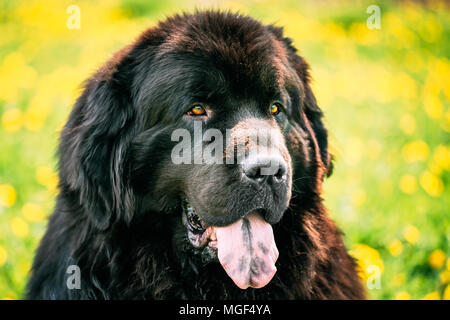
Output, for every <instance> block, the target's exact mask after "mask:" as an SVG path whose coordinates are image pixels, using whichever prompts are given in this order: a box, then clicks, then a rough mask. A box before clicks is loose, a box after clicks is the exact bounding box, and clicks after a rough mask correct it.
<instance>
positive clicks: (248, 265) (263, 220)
mask: <svg viewBox="0 0 450 320" xmlns="http://www.w3.org/2000/svg"><path fill="white" fill-rule="evenodd" d="M321 117H322V113H321V111H320V109H319V108H318V107H317V105H316V101H315V98H314V95H313V93H312V92H311V89H310V86H309V75H308V66H307V64H306V62H305V61H304V60H303V59H302V58H301V57H300V56H298V55H297V54H296V50H295V48H294V47H293V46H292V44H291V41H290V39H288V38H285V37H283V35H282V30H281V28H276V27H273V26H263V25H262V24H260V23H259V22H257V21H255V20H253V19H251V18H248V17H244V16H240V15H236V14H226V13H217V12H202V13H197V14H194V15H183V16H175V17H173V18H169V19H168V20H166V21H165V22H162V23H160V24H159V25H158V26H157V27H155V28H152V29H150V30H148V31H146V32H145V33H144V34H142V35H141V37H140V38H139V39H138V40H137V41H136V42H135V43H133V44H132V45H130V46H128V47H126V48H125V49H123V50H122V51H120V52H119V53H118V54H116V55H115V57H114V58H113V59H112V60H111V61H110V62H109V63H108V64H106V65H105V66H104V67H103V68H102V69H100V71H98V72H97V73H96V74H95V75H94V77H93V78H91V79H90V80H89V81H88V82H87V84H86V89H85V91H84V93H83V95H82V96H81V97H80V98H79V100H78V101H77V104H76V105H75V108H74V112H73V113H72V115H71V117H70V119H69V122H68V123H67V125H66V127H65V129H64V131H63V135H64V136H65V139H62V141H63V142H62V144H61V148H60V150H61V162H60V172H61V175H62V176H63V177H64V179H61V181H66V182H67V185H65V186H62V187H63V188H65V189H66V190H71V191H74V192H77V193H78V194H79V197H80V202H81V203H82V205H83V206H84V207H85V211H86V212H87V214H88V216H89V219H91V221H92V222H93V223H94V224H95V225H96V226H97V227H98V228H99V229H102V230H106V229H108V228H109V227H110V226H111V224H113V223H120V222H123V223H126V224H132V223H133V221H137V217H139V216H145V215H151V214H153V215H155V216H156V215H158V214H161V213H166V214H169V215H171V216H176V217H177V219H176V222H175V223H174V225H173V226H167V227H166V228H167V230H168V231H167V232H172V233H173V239H174V241H173V245H174V246H175V250H177V251H179V252H180V251H183V250H184V251H187V252H190V253H191V254H193V255H196V256H198V257H199V258H200V259H201V260H202V261H203V262H205V263H209V262H211V261H214V260H215V259H216V257H218V258H219V261H220V263H221V264H222V266H223V267H224V268H225V270H226V271H227V273H228V275H229V276H230V277H231V278H232V279H233V280H234V282H235V283H236V284H237V285H238V286H239V287H241V288H246V287H248V286H252V287H261V286H264V285H265V284H266V283H267V282H268V281H270V279H271V277H272V276H273V274H274V272H275V270H276V269H275V261H276V259H277V256H278V250H277V247H276V245H275V242H274V236H273V231H272V227H271V225H273V224H277V223H279V221H280V219H281V218H282V216H283V214H284V213H285V212H286V211H287V209H288V207H289V206H290V202H291V199H292V198H293V197H295V198H296V201H306V202H307V201H308V197H314V196H317V193H318V192H319V188H320V184H321V180H322V179H323V177H324V175H326V174H327V173H329V172H330V170H331V162H330V155H329V153H328V147H327V133H326V130H325V128H324V126H323V124H322V121H321ZM168 245H169V244H168Z"/></svg>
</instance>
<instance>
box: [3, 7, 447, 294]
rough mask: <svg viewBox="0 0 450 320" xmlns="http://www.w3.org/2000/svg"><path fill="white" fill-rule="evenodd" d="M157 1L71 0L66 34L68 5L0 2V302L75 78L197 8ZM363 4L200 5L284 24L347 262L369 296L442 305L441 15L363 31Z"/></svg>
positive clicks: (385, 16) (413, 13) (49, 179)
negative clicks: (75, 11)
mask: <svg viewBox="0 0 450 320" xmlns="http://www.w3.org/2000/svg"><path fill="white" fill-rule="evenodd" d="M162 3H163V2H159V1H137V2H136V1H128V0H125V1H100V2H89V1H79V6H80V9H81V29H79V30H69V29H68V28H67V27H66V19H67V18H68V14H67V13H66V8H67V6H69V5H70V4H72V3H71V2H69V1H59V2H57V3H56V2H54V1H4V2H2V3H1V4H0V8H1V10H0V12H1V13H0V29H2V37H1V38H0V116H1V118H2V119H1V121H2V122H1V125H0V298H21V297H22V294H23V289H24V286H25V284H26V281H27V277H28V269H29V267H30V264H31V262H32V259H33V255H34V251H35V249H36V247H37V245H38V243H39V240H40V238H41V237H42V235H43V233H44V231H45V226H46V223H47V217H48V215H49V214H50V213H51V211H52V207H53V205H54V198H55V194H56V190H55V188H54V185H55V176H54V171H55V165H56V161H57V159H56V157H55V152H56V146H57V141H58V140H57V139H58V130H59V128H60V127H61V125H62V124H63V123H64V120H65V119H66V117H67V115H68V113H69V112H70V109H71V106H72V104H73V102H74V100H75V98H76V96H77V94H79V92H80V89H79V86H80V83H81V82H82V81H83V80H84V79H85V78H87V77H88V76H89V75H90V74H92V72H93V71H94V70H95V69H96V68H97V67H98V66H99V65H100V64H101V63H103V62H104V61H106V60H107V59H108V58H109V57H110V56H111V54H112V53H113V52H114V51H115V50H117V49H119V48H120V47H122V46H123V45H125V44H127V43H129V42H130V41H132V40H133V39H134V38H136V37H137V36H138V35H139V33H140V32H141V31H143V30H144V29H145V28H146V27H148V26H152V25H154V24H155V23H156V22H157V19H160V18H163V17H164V16H167V15H170V14H172V13H174V12H177V11H179V10H188V11H192V10H193V9H194V8H205V7H208V6H207V5H204V4H203V5H199V4H197V3H195V2H192V1H191V2H183V3H182V4H181V2H180V1H170V2H168V4H165V5H162ZM370 4H372V3H371V2H369V1H361V2H358V3H357V4H356V5H355V4H354V3H351V2H349V3H343V2H333V1H329V2H328V1H325V2H315V1H309V2H302V1H294V0H283V1H249V2H247V3H246V4H239V3H238V2H229V1H228V2H223V3H222V4H221V5H220V6H217V5H215V6H213V7H215V8H218V7H220V8H222V9H231V10H232V11H234V10H240V11H241V12H243V13H249V14H250V15H252V16H254V17H256V18H258V19H261V20H262V21H263V22H265V23H274V24H276V25H279V26H285V33H286V35H287V36H289V37H291V38H292V39H293V41H294V44H295V45H296V46H297V47H298V49H299V52H300V54H301V55H303V56H304V57H305V58H306V59H307V60H308V61H309V62H310V65H311V70H312V71H311V73H312V76H313V89H314V91H315V93H316V95H317V98H318V101H319V104H320V105H321V107H322V109H323V110H324V112H325V116H326V124H327V127H328V129H329V131H330V144H331V150H332V151H333V153H334V155H335V158H336V159H335V170H334V173H333V175H332V176H331V177H330V178H329V179H327V180H326V182H325V186H324V187H325V192H324V197H325V201H326V205H327V207H328V209H329V212H330V215H331V216H332V218H333V219H334V220H335V221H336V222H337V224H338V225H339V227H340V228H341V229H342V230H343V232H344V233H345V242H346V244H347V246H348V248H349V249H352V251H351V252H352V254H354V255H355V257H356V258H358V259H359V261H360V265H361V266H367V265H376V266H379V267H381V269H382V273H381V275H380V278H379V279H380V281H381V288H380V289H373V290H369V291H368V294H369V297H370V298H372V299H393V298H396V297H397V298H400V297H401V296H403V297H405V296H407V295H406V294H405V293H407V294H408V295H409V296H410V297H411V298H412V299H422V298H424V297H425V296H426V295H428V294H430V293H434V295H432V296H431V297H435V298H443V297H444V290H445V289H446V288H447V294H446V297H447V298H448V296H450V289H448V286H447V283H448V281H449V280H450V260H449V259H450V258H449V257H450V219H449V217H450V212H449V211H450V210H449V207H450V197H449V184H450V174H449V170H450V144H449V142H450V139H449V131H450V109H449V107H450V104H449V100H450V86H449V83H450V78H449V77H450V61H449V59H448V57H449V56H450V44H449V43H448V39H449V38H450V9H449V7H448V6H445V5H444V2H436V3H435V4H434V5H433V6H431V7H423V6H419V5H416V4H414V3H410V2H403V3H402V4H396V3H395V2H389V1H384V2H383V4H382V5H381V6H380V7H381V29H380V30H369V29H368V28H367V27H366V19H367V18H368V16H369V15H368V14H367V13H366V8H367V6H369V5H370ZM5 61H6V62H5ZM411 142H413V144H411ZM405 146H406V147H405ZM52 171H53V172H52ZM5 186H6V187H5ZM8 186H11V187H12V188H13V190H14V191H13V192H12V194H11V191H10V190H11V188H10V187H8ZM30 204H33V205H34V207H33V206H32V208H34V211H33V210H31V209H30ZM24 208H25V209H24ZM408 230H412V231H410V232H409V233H408ZM394 244H395V245H394ZM361 245H365V246H361ZM363 271H364V270H363ZM363 276H364V277H367V276H370V274H365V275H364V274H363Z"/></svg>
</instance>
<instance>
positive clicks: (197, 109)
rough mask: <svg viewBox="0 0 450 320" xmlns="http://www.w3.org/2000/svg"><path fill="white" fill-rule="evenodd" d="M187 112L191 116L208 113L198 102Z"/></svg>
mask: <svg viewBox="0 0 450 320" xmlns="http://www.w3.org/2000/svg"><path fill="white" fill-rule="evenodd" d="M187 114H188V115H190V116H204V115H205V114H206V110H205V108H203V106H201V105H199V104H196V105H195V106H193V107H192V108H191V109H190V110H189V111H188V112H187Z"/></svg>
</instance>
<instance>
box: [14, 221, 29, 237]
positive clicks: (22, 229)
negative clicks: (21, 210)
mask: <svg viewBox="0 0 450 320" xmlns="http://www.w3.org/2000/svg"><path fill="white" fill-rule="evenodd" d="M11 230H12V232H13V233H14V234H15V235H16V236H18V237H20V238H23V237H25V236H26V235H27V234H28V223H27V222H26V221H25V220H23V219H22V218H13V219H12V220H11Z"/></svg>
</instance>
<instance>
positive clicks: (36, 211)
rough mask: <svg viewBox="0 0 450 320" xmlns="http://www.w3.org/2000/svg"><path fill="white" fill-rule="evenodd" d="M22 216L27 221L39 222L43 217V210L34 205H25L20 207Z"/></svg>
mask: <svg viewBox="0 0 450 320" xmlns="http://www.w3.org/2000/svg"><path fill="white" fill-rule="evenodd" d="M22 214H23V216H24V217H25V219H27V220H28V221H31V222H39V221H42V219H44V217H45V213H44V210H43V209H42V207H41V206H38V205H37V204H34V203H26V204H25V205H24V206H23V207H22Z"/></svg>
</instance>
